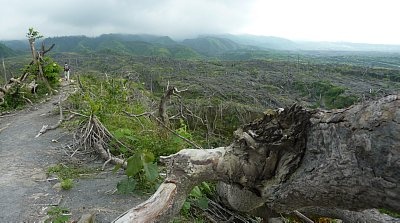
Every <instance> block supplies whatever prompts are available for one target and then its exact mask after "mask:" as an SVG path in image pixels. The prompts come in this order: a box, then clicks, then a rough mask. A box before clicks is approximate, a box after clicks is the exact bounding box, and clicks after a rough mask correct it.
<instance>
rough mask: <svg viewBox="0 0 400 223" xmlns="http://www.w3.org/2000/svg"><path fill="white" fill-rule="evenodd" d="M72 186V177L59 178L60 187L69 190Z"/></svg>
mask: <svg viewBox="0 0 400 223" xmlns="http://www.w3.org/2000/svg"><path fill="white" fill-rule="evenodd" d="M73 186H74V181H73V180H72V179H69V178H67V179H63V180H61V188H62V189H63V190H70V189H72V187H73Z"/></svg>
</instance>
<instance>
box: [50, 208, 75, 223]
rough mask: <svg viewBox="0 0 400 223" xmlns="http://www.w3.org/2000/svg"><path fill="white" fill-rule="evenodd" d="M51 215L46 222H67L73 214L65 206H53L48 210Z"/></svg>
mask: <svg viewBox="0 0 400 223" xmlns="http://www.w3.org/2000/svg"><path fill="white" fill-rule="evenodd" d="M47 215H48V216H49V217H48V218H47V219H46V220H45V221H44V222H45V223H65V222H69V219H70V216H71V214H70V213H69V210H68V209H67V208H63V207H51V208H50V209H49V210H48V211H47Z"/></svg>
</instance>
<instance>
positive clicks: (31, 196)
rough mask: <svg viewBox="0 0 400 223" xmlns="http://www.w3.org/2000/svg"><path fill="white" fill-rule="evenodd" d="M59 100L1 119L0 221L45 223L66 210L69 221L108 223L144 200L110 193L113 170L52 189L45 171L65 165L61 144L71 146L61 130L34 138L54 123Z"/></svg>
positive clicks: (52, 182)
mask: <svg viewBox="0 0 400 223" xmlns="http://www.w3.org/2000/svg"><path fill="white" fill-rule="evenodd" d="M69 90H71V86H64V87H63V88H62V89H61V92H60V94H61V95H63V96H64V95H65V92H67V91H69ZM58 99H59V96H58V95H56V96H53V97H52V98H51V99H50V100H48V101H47V102H44V103H41V104H38V105H35V106H34V107H30V108H27V109H25V110H22V111H18V112H15V113H13V114H10V115H3V116H0V159H1V162H0V198H1V199H0V222H43V221H44V220H45V219H46V214H47V210H48V209H49V208H50V207H52V206H61V207H65V208H67V209H69V210H70V212H71V214H72V216H71V220H78V219H79V217H80V216H81V215H82V214H83V213H93V214H95V219H96V222H110V221H111V220H112V219H114V218H115V217H117V216H118V215H120V214H121V213H123V212H124V211H126V210H127V209H129V208H130V207H133V206H135V205H136V204H138V203H140V202H142V201H143V200H145V199H146V197H138V196H132V195H118V194H115V193H112V192H113V191H115V187H116V184H117V182H118V181H119V180H121V179H123V178H124V175H123V173H121V172H119V173H116V174H114V173H112V172H111V170H110V169H112V167H111V166H108V171H107V170H106V171H100V172H96V173H94V174H90V175H89V177H87V178H85V179H76V180H75V182H74V187H73V188H72V189H71V190H68V191H58V190H56V189H54V188H53V186H54V185H55V184H56V183H57V180H51V179H50V178H48V176H47V174H46V173H47V169H48V167H49V166H51V165H54V164H57V163H59V162H61V161H63V160H66V158H67V156H66V154H65V153H64V151H63V149H62V145H66V144H70V142H71V136H70V135H69V134H68V132H66V131H65V130H63V129H62V128H58V129H55V130H51V131H48V132H46V133H45V134H43V135H41V136H40V137H38V138H35V136H36V135H37V133H38V132H39V130H40V129H41V128H42V126H43V125H44V124H49V125H54V124H55V123H57V121H58V118H59V116H58V115H57V113H56V112H54V111H56V110H57V105H55V104H56V103H57V101H58ZM54 139H56V140H57V142H53V140H54ZM94 166H95V167H96V166H97V167H99V166H100V167H101V166H102V161H97V162H95V163H93V164H91V167H92V168H93V167H94ZM106 169H107V168H106Z"/></svg>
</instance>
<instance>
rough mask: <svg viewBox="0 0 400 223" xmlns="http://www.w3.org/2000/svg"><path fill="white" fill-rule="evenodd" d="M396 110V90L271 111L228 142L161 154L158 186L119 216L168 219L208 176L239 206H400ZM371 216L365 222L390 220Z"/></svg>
mask: <svg viewBox="0 0 400 223" xmlns="http://www.w3.org/2000/svg"><path fill="white" fill-rule="evenodd" d="M399 108H400V97H399V96H397V95H391V96H387V97H385V98H383V99H381V100H378V101H373V102H369V103H366V104H363V105H355V106H352V107H350V108H347V109H341V110H332V111H322V110H315V111H308V110H305V109H303V108H301V107H299V106H292V107H291V108H286V109H284V110H283V111H280V110H277V111H275V112H273V113H270V114H266V115H265V116H264V117H263V118H262V119H260V120H257V121H255V122H253V123H250V124H247V125H245V126H243V127H242V128H240V129H239V130H237V131H236V132H235V136H236V140H235V141H234V142H233V143H232V144H231V145H229V146H227V147H220V148H216V149H210V150H195V149H186V150H182V151H180V152H178V153H176V154H174V155H171V156H168V157H162V158H161V159H160V161H163V162H165V163H166V164H167V178H166V179H165V181H164V183H163V184H162V185H161V186H160V188H159V190H157V192H156V193H155V195H154V196H152V197H151V198H150V199H149V200H147V201H146V202H145V203H143V204H141V205H139V206H137V207H135V208H133V209H131V210H129V211H128V212H127V213H125V214H124V215H123V216H121V217H119V218H118V219H116V220H115V222H168V221H169V220H170V219H172V218H173V216H174V215H175V214H177V213H178V212H179V210H180V208H181V206H182V204H183V202H184V200H185V199H186V196H187V194H188V193H189V192H190V190H191V189H192V188H193V187H194V186H195V185H197V184H199V183H200V182H202V181H206V180H207V181H220V182H224V183H225V184H226V185H227V186H226V187H225V188H222V189H221V190H220V191H219V194H220V196H221V197H223V198H225V201H226V202H227V203H228V204H229V205H230V206H231V207H232V208H234V209H236V210H240V211H247V212H251V211H255V210H257V209H260V208H263V207H267V208H269V209H271V210H273V211H276V212H279V213H294V212H295V211H298V212H301V213H303V214H305V215H307V216H311V214H312V216H326V217H335V218H341V219H346V220H350V221H349V222H357V219H361V218H360V216H361V214H359V213H360V211H362V210H365V209H371V208H385V209H388V210H392V211H396V212H400V202H399V201H400V183H399V182H400V174H399V173H400V172H399V171H398V170H399V169H400V162H398V161H399V160H400V146H399V145H400V135H399V134H398V133H399V132H400V111H399ZM232 187H233V188H238V189H235V190H233V189H232ZM156 198H157V199H156ZM357 213H358V214H357ZM374 216H375V217H370V218H369V220H367V221H368V222H385V221H384V220H382V219H383V218H381V217H380V216H377V215H374ZM374 219H375V220H374ZM376 219H378V220H376ZM379 219H380V220H379Z"/></svg>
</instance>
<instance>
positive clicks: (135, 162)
mask: <svg viewBox="0 0 400 223" xmlns="http://www.w3.org/2000/svg"><path fill="white" fill-rule="evenodd" d="M127 163H128V164H127V166H126V170H125V173H126V175H128V176H129V177H132V176H135V175H136V174H137V173H139V171H140V170H141V169H142V168H143V162H142V159H141V158H140V154H135V155H133V156H131V157H129V158H128V160H127Z"/></svg>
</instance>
